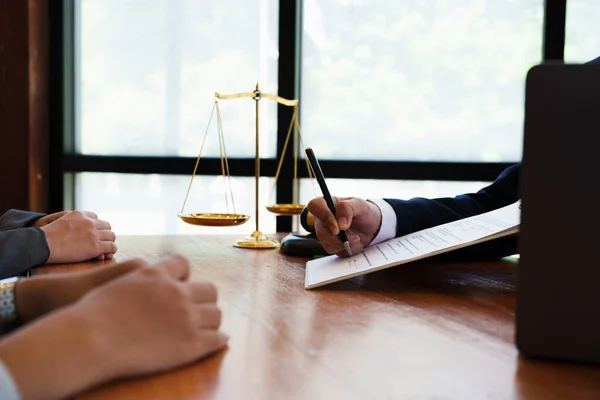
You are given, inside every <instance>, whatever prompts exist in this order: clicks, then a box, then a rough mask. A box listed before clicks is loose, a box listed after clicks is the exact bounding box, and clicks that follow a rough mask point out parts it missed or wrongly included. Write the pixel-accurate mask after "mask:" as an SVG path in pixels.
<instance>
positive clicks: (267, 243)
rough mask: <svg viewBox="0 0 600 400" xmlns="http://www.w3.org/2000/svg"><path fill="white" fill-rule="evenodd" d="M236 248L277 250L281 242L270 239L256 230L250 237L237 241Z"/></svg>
mask: <svg viewBox="0 0 600 400" xmlns="http://www.w3.org/2000/svg"><path fill="white" fill-rule="evenodd" d="M234 246H235V247H241V248H243V249H275V248H277V247H279V242H278V241H277V240H275V239H269V238H268V237H266V236H265V235H263V233H262V232H261V231H258V230H256V231H254V232H253V233H252V234H251V235H250V236H248V237H245V238H243V239H239V240H237V241H236V242H235V244H234Z"/></svg>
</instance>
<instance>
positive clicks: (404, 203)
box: [384, 164, 521, 260]
mask: <svg viewBox="0 0 600 400" xmlns="http://www.w3.org/2000/svg"><path fill="white" fill-rule="evenodd" d="M520 167H521V166H520V164H517V165H513V166H511V167H510V168H507V169H506V170H505V171H504V172H502V174H500V176H499V177H498V178H497V179H496V180H495V181H494V183H492V184H491V185H490V186H487V187H485V188H483V189H481V190H480V191H478V192H477V193H472V194H463V195H460V196H456V197H452V198H439V199H425V198H414V199H410V200H399V199H384V200H385V201H387V202H388V203H389V204H390V205H391V206H392V208H393V209H394V211H395V212H396V218H397V224H396V226H397V229H396V237H398V236H403V235H406V234H409V233H412V232H416V231H419V230H422V229H427V228H431V227H433V226H437V225H441V224H445V223H448V222H452V221H456V220H458V219H462V218H466V217H471V216H474V215H478V214H482V213H485V212H488V211H492V210H495V209H498V208H501V207H504V206H508V205H510V204H513V203H515V202H517V201H518V200H519V198H520V194H519V178H520ZM516 253H517V238H516V237H508V238H500V239H496V240H492V241H489V242H485V243H481V244H478V245H475V246H470V247H466V248H463V249H459V250H456V251H453V252H449V253H446V254H444V255H442V256H439V257H437V258H439V259H446V260H489V259H497V258H500V257H505V256H509V255H512V254H516Z"/></svg>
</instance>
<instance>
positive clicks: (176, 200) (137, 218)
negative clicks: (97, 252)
mask: <svg viewBox="0 0 600 400" xmlns="http://www.w3.org/2000/svg"><path fill="white" fill-rule="evenodd" d="M75 179H76V180H75V187H76V195H75V196H76V198H75V204H76V207H77V209H79V210H88V211H94V212H96V213H97V214H98V215H99V217H100V218H102V219H105V220H107V221H109V222H110V223H111V225H112V227H113V230H114V232H115V233H116V234H117V235H165V234H224V233H228V234H231V233H233V234H239V235H241V236H246V235H249V234H251V233H252V232H253V231H254V228H255V219H254V178H249V177H243V178H241V177H232V178H231V187H232V190H233V199H234V202H235V209H236V212H237V213H240V214H247V215H250V217H251V218H250V220H249V221H248V222H246V223H245V224H242V225H239V226H235V227H203V226H195V225H189V224H186V223H184V222H183V221H181V220H180V219H179V218H178V217H177V214H178V213H179V212H180V210H181V207H182V205H183V200H184V197H185V193H186V191H187V188H188V186H189V183H190V177H189V176H182V175H141V174H117V173H97V172H83V173H79V174H77V175H76V178H75ZM259 184H260V199H259V204H260V205H261V207H259V214H260V215H259V218H260V221H259V223H260V226H259V228H260V230H261V231H262V232H264V233H266V234H268V233H272V232H275V222H276V217H275V216H274V215H273V214H271V213H269V211H267V210H266V208H265V207H264V206H265V205H267V204H269V201H270V200H272V201H271V202H273V203H274V202H275V201H274V200H273V199H275V193H274V192H273V179H272V178H265V177H263V178H260V181H259ZM225 188H226V186H225V182H224V180H223V177H222V176H196V177H195V178H194V183H193V185H192V189H191V191H190V195H189V197H188V201H187V204H186V207H185V212H188V213H191V212H228V208H227V203H226V199H225ZM227 202H228V203H229V212H233V205H232V204H231V203H230V202H229V200H228V201H227Z"/></svg>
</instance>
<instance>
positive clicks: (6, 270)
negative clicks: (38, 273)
mask: <svg viewBox="0 0 600 400" xmlns="http://www.w3.org/2000/svg"><path fill="white" fill-rule="evenodd" d="M49 256H50V249H49V248H48V242H47V240H46V235H45V234H44V231H42V230H41V229H40V228H36V227H30V228H15V229H10V230H0V279H4V278H8V277H11V276H16V275H21V274H23V273H25V272H26V271H27V270H29V269H30V268H31V267H35V266H36V265H41V264H44V263H45V262H46V261H47V260H48V257H49Z"/></svg>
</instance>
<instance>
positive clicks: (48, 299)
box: [15, 259, 147, 324]
mask: <svg viewBox="0 0 600 400" xmlns="http://www.w3.org/2000/svg"><path fill="white" fill-rule="evenodd" d="M146 265H147V264H146V263H145V262H143V261H140V260H137V259H133V260H127V261H124V262H121V263H118V264H113V265H107V266H99V267H96V268H93V269H90V270H87V271H78V272H72V273H66V274H49V275H38V276H34V277H32V278H27V279H22V280H20V281H19V282H18V283H17V287H16V288H15V306H16V308H17V316H18V319H19V321H20V322H21V323H22V324H26V323H28V322H31V321H32V320H34V319H37V318H39V317H41V316H43V315H45V314H48V313H50V312H52V311H54V310H57V309H59V308H62V307H65V306H68V305H71V304H73V303H75V302H76V301H77V300H79V299H80V298H81V297H83V296H84V295H85V294H87V293H88V292H89V291H91V290H92V289H95V288H96V287H99V286H102V285H104V284H106V283H108V282H110V281H112V280H113V279H116V278H119V277H121V276H123V275H125V274H127V273H129V272H132V271H134V270H136V269H138V268H140V267H142V266H146Z"/></svg>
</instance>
